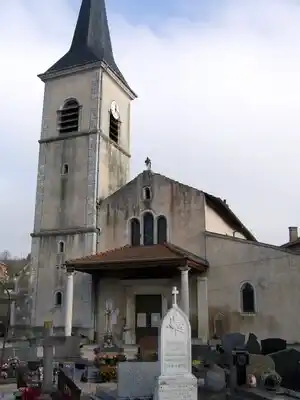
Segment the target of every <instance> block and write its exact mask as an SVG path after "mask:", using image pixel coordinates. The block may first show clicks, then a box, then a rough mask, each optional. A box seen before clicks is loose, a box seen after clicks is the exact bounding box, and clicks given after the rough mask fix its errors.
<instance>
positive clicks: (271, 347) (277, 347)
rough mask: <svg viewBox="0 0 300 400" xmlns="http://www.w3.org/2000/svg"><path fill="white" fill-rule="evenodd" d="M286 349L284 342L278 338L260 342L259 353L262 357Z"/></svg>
mask: <svg viewBox="0 0 300 400" xmlns="http://www.w3.org/2000/svg"><path fill="white" fill-rule="evenodd" d="M285 349H286V340H284V339H280V338H268V339H263V340H262V341H261V352H262V354H264V355H268V354H272V353H276V352H277V351H282V350H285Z"/></svg>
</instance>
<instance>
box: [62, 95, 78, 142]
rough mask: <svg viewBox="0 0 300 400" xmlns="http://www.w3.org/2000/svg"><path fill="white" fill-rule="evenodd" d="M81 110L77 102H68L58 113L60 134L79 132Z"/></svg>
mask: <svg viewBox="0 0 300 400" xmlns="http://www.w3.org/2000/svg"><path fill="white" fill-rule="evenodd" d="M79 110H80V106H79V103H78V101H77V100H75V99H70V100H67V101H66V102H65V104H64V106H63V108H62V109H61V110H59V111H58V131H59V133H60V134H64V133H71V132H77V131H78V129H79Z"/></svg>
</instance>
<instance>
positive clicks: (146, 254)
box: [66, 243, 208, 270]
mask: <svg viewBox="0 0 300 400" xmlns="http://www.w3.org/2000/svg"><path fill="white" fill-rule="evenodd" d="M182 260H185V261H186V262H187V263H188V264H189V265H190V266H191V267H195V268H197V267H201V269H202V270H203V267H205V268H206V267H208V262H207V261H206V260H204V259H203V258H201V257H198V256H196V255H195V254H192V253H190V252H188V251H186V250H184V249H182V248H181V247H178V246H175V245H173V244H171V243H164V244H154V245H152V246H129V245H127V246H124V247H119V248H116V249H112V250H108V251H105V252H102V253H97V254H92V255H90V256H86V257H82V258H77V259H75V260H69V261H67V262H66V266H67V267H68V266H74V267H75V268H76V266H79V265H81V266H83V265H85V266H87V265H95V268H96V266H100V265H102V266H105V267H108V268H109V266H111V265H113V264H135V263H139V264H140V265H141V264H146V263H151V262H160V263H163V262H169V261H182Z"/></svg>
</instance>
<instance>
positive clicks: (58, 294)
mask: <svg viewBox="0 0 300 400" xmlns="http://www.w3.org/2000/svg"><path fill="white" fill-rule="evenodd" d="M54 302H55V305H56V306H57V307H60V306H61V305H62V292H56V293H55V299H54Z"/></svg>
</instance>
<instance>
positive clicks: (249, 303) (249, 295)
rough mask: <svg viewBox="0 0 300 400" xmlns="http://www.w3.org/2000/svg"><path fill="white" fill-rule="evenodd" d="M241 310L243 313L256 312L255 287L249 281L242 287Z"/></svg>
mask: <svg viewBox="0 0 300 400" xmlns="http://www.w3.org/2000/svg"><path fill="white" fill-rule="evenodd" d="M241 311H242V312H243V313H255V293H254V287H253V286H252V285H251V284H250V283H248V282H246V283H244V284H243V286H242V287H241Z"/></svg>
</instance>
